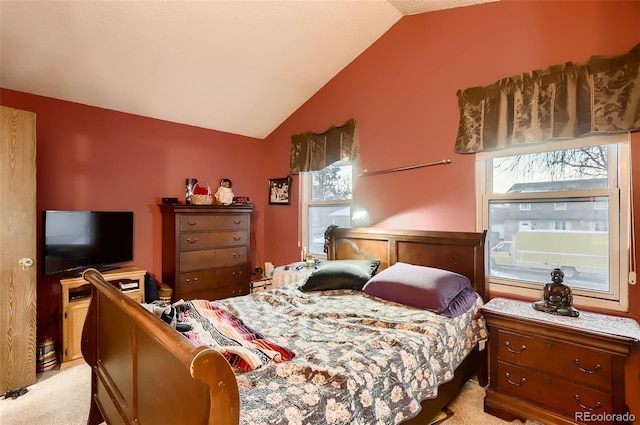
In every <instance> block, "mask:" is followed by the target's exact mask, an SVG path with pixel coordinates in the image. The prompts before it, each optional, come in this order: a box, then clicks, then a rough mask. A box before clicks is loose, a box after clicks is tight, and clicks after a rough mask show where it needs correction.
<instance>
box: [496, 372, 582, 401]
mask: <svg viewBox="0 0 640 425" xmlns="http://www.w3.org/2000/svg"><path fill="white" fill-rule="evenodd" d="M504 377H505V378H507V382H508V383H510V384H511V385H513V386H516V387H519V386H520V385H522V384H524V383H525V382H527V378H525V377H522V378H520V382H514V381H512V380H511V375H509V372H505V373H504ZM576 397H577V396H576Z"/></svg>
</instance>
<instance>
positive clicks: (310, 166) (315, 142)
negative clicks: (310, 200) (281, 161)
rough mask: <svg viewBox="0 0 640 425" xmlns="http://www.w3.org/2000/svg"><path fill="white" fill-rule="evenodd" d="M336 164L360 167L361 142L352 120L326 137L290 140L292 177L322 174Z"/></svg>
mask: <svg viewBox="0 0 640 425" xmlns="http://www.w3.org/2000/svg"><path fill="white" fill-rule="evenodd" d="M337 161H340V162H341V163H342V164H345V165H347V164H352V165H358V164H359V162H360V141H359V137H358V125H357V122H356V120H355V119H351V120H349V121H347V122H346V123H344V124H343V125H341V126H340V127H335V126H334V127H330V128H329V129H328V130H327V131H325V132H324V133H319V134H318V133H311V132H306V133H301V134H296V135H294V136H291V167H290V168H291V174H298V173H300V172H302V171H320V170H322V169H323V168H325V167H326V166H328V165H331V164H333V163H335V162H337Z"/></svg>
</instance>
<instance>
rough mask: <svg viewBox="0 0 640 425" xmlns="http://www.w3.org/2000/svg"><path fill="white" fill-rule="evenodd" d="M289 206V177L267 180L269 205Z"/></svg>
mask: <svg viewBox="0 0 640 425" xmlns="http://www.w3.org/2000/svg"><path fill="white" fill-rule="evenodd" d="M290 204H291V177H282V178H278V179H269V205H290Z"/></svg>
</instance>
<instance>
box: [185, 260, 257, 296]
mask: <svg viewBox="0 0 640 425" xmlns="http://www.w3.org/2000/svg"><path fill="white" fill-rule="evenodd" d="M248 276H249V273H248V272H247V270H246V267H245V266H239V267H225V268H221V269H213V270H205V271H201V272H194V273H181V274H180V281H179V282H178V284H179V285H180V291H181V292H182V293H183V294H189V293H192V292H198V291H204V290H209V289H219V288H223V287H226V286H234V285H238V284H242V285H244V286H246V287H247V288H248V287H249V284H248V282H249V278H248ZM247 291H248V289H247Z"/></svg>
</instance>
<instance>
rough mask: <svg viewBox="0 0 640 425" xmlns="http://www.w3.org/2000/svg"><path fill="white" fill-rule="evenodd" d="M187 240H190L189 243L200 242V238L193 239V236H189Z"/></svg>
mask: <svg viewBox="0 0 640 425" xmlns="http://www.w3.org/2000/svg"><path fill="white" fill-rule="evenodd" d="M187 242H189V243H196V242H198V238H193V239H191V238H187Z"/></svg>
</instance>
